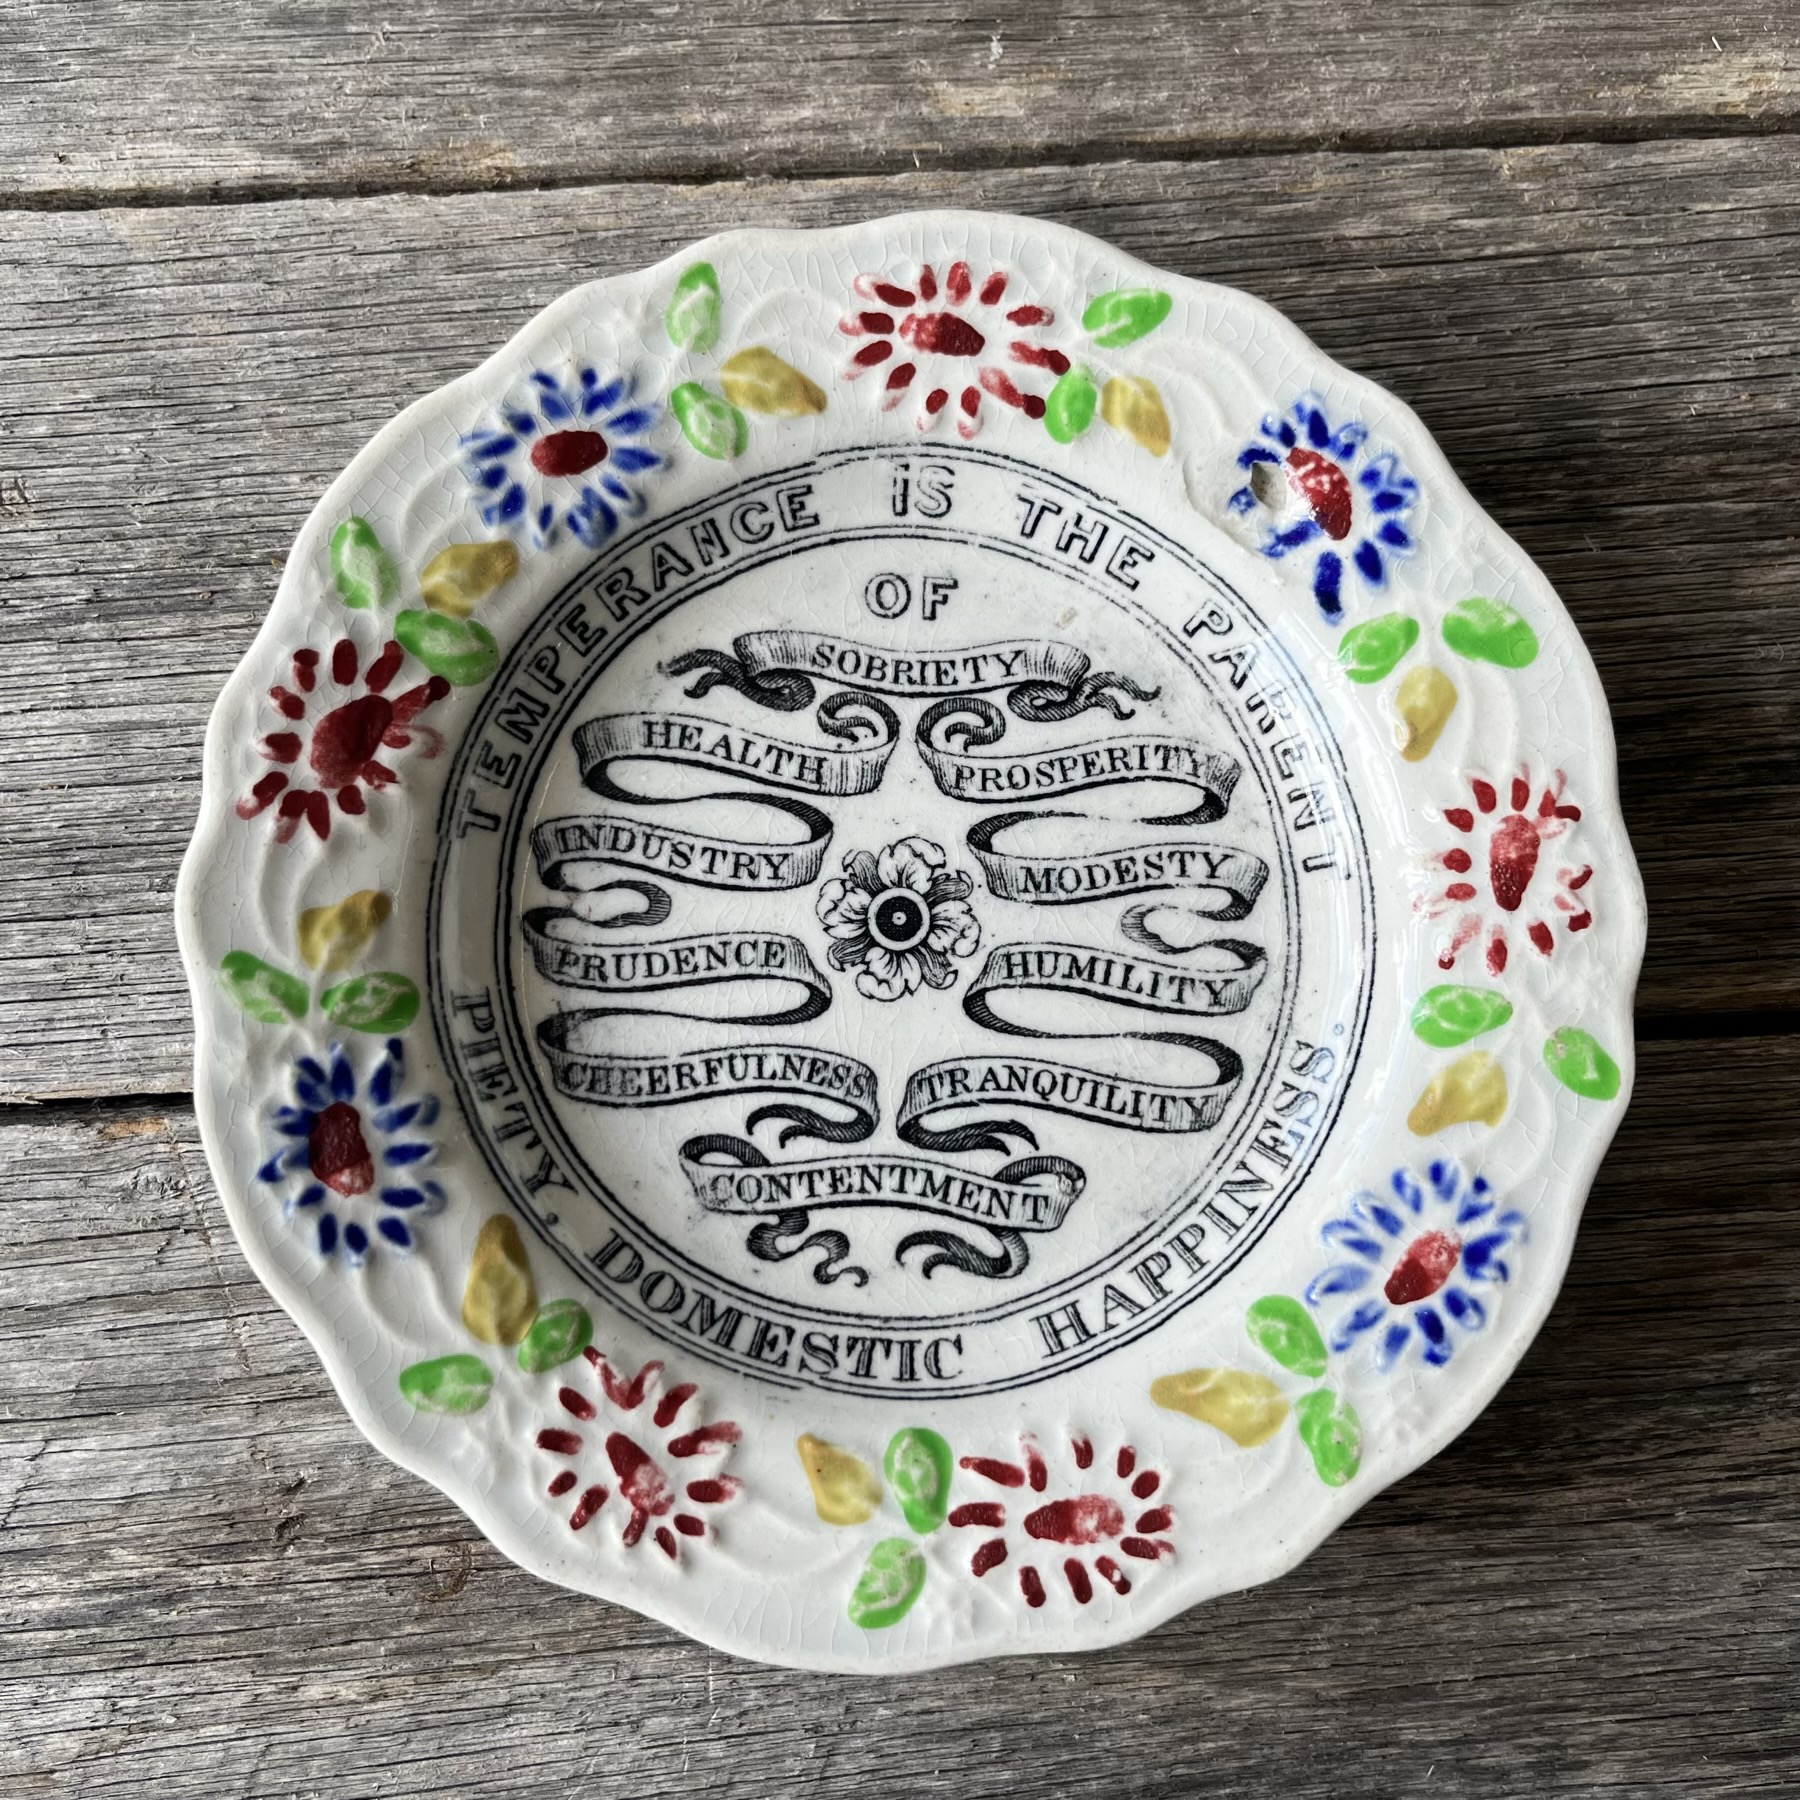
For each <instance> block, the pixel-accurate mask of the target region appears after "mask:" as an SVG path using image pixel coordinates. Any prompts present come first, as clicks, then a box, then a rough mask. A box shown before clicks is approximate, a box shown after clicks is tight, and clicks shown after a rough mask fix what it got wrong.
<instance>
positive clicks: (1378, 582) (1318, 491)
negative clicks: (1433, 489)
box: [1227, 394, 1419, 625]
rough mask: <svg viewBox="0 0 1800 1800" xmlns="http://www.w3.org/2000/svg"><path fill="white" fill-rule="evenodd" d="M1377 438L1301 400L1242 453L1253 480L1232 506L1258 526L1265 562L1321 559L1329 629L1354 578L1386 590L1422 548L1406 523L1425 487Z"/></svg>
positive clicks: (1316, 590)
mask: <svg viewBox="0 0 1800 1800" xmlns="http://www.w3.org/2000/svg"><path fill="white" fill-rule="evenodd" d="M1368 437H1369V430H1368V427H1367V426H1366V425H1363V424H1361V423H1360V422H1359V421H1357V420H1354V419H1352V420H1349V421H1346V422H1345V423H1344V424H1341V425H1333V424H1332V423H1331V418H1330V415H1329V414H1328V413H1327V412H1326V410H1325V403H1324V402H1323V401H1322V400H1321V399H1320V398H1319V396H1318V395H1317V394H1302V395H1301V396H1300V398H1299V399H1298V400H1296V401H1295V402H1294V404H1293V405H1292V406H1291V407H1290V408H1289V409H1288V413H1287V416H1286V417H1285V418H1280V417H1277V416H1276V415H1275V414H1274V413H1271V414H1269V415H1268V417H1267V418H1265V419H1264V420H1263V422H1262V430H1261V435H1260V437H1259V438H1258V439H1257V440H1256V441H1255V442H1253V443H1251V444H1248V445H1246V446H1245V447H1244V449H1242V450H1241V451H1239V453H1238V459H1237V466H1238V467H1239V468H1240V469H1242V470H1243V471H1244V472H1245V474H1246V476H1247V477H1248V479H1247V480H1246V481H1245V483H1244V485H1243V486H1242V487H1240V488H1239V489H1238V490H1237V491H1236V492H1235V493H1234V494H1232V496H1231V498H1230V500H1229V501H1228V502H1227V504H1228V505H1229V506H1230V508H1231V510H1232V511H1233V512H1234V513H1237V514H1239V515H1240V516H1242V517H1244V518H1246V519H1248V520H1249V521H1251V522H1252V523H1253V524H1254V525H1255V526H1256V527H1257V530H1258V537H1257V545H1256V547H1257V549H1258V550H1260V551H1261V552H1262V554H1263V555H1264V556H1267V557H1269V558H1271V559H1272V560H1277V561H1278V560H1280V559H1281V558H1283V557H1286V556H1291V555H1303V556H1307V557H1310V558H1311V559H1312V590H1313V598H1314V599H1315V600H1316V601H1317V602H1318V604H1319V612H1320V614H1321V615H1322V616H1323V618H1324V620H1325V622H1326V624H1328V625H1337V624H1341V623H1342V621H1343V617H1344V578H1345V574H1346V572H1348V571H1354V573H1355V574H1356V575H1357V576H1358V577H1359V578H1360V579H1361V580H1362V581H1363V582H1364V583H1366V584H1367V585H1368V586H1369V587H1372V588H1379V587H1385V586H1386V585H1387V578H1388V567H1389V565H1390V563H1392V561H1393V560H1394V558H1395V557H1398V556H1405V555H1407V554H1408V553H1409V552H1410V551H1411V550H1412V548H1413V545H1414V541H1415V540H1414V538H1413V535H1412V533H1411V531H1410V530H1408V528H1407V524H1406V516H1407V514H1408V513H1409V512H1411V511H1412V509H1413V507H1414V506H1415V505H1416V504H1417V502H1418V498H1419V486H1418V483H1417V482H1415V481H1414V480H1413V479H1412V477H1411V476H1410V475H1408V474H1407V473H1406V471H1405V470H1404V469H1402V468H1401V466H1400V459H1399V458H1398V457H1397V456H1395V455H1394V453H1393V452H1392V451H1389V450H1384V451H1379V452H1377V451H1375V450H1372V449H1371V448H1370V446H1369V442H1368Z"/></svg>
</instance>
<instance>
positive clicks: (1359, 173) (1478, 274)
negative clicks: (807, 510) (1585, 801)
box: [0, 109, 1800, 1099]
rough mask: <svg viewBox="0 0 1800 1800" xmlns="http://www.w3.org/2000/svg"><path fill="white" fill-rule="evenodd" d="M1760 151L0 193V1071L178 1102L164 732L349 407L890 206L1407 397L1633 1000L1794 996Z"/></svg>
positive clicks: (174, 780) (1792, 169)
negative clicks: (969, 224)
mask: <svg viewBox="0 0 1800 1800" xmlns="http://www.w3.org/2000/svg"><path fill="white" fill-rule="evenodd" d="M0 111H3V109H0ZM1797 178H1800V146H1797V145H1796V143H1795V141H1794V140H1792V139H1788V138H1761V139H1743V140H1710V141H1706V142H1694V143H1669V144H1656V145H1644V146H1633V147H1611V148H1608V147H1598V146H1592V145H1588V146H1563V147H1547V148H1538V149H1514V150H1505V151H1498V152H1494V151H1433V152H1428V153H1422V154H1416V155H1390V156H1350V155H1342V154H1334V155H1316V156H1284V157H1267V158H1263V157H1250V158H1244V159H1240V160H1236V161H1232V162H1228V163H1220V162H1214V163H1188V164H1182V165H1172V164H1148V165H1128V164H1117V165H1112V166H1103V167H1089V168H1082V169H1039V170H1029V171H998V172H993V173H988V174H978V175H939V174H922V175H916V176H909V177H899V178H893V179H881V180H855V181H829V182H825V181H820V182H804V183H781V184H762V183H756V184H747V185H745V184H727V185H717V186H709V187H698V188H688V187H681V188H671V187H660V186H626V187H618V188H608V189H570V190H560V191H556V192H551V193H533V194H509V195H502V196H495V195H467V196H455V197H440V198H425V199H419V198H395V197H389V198H382V199H370V200H359V201H353V202H343V201H337V202H333V201H304V202H278V203H271V204H267V205H258V206H195V207H176V208H168V209H120V210H109V211H100V212H76V213H13V214H10V215H7V214H0V316H3V317H5V318H6V319H7V320H8V322H9V323H8V329H7V330H6V332H5V333H4V335H0V420H4V422H5V424H4V430H3V431H0V619H3V620H4V627H3V629H4V633H5V651H6V654H5V655H4V657H0V742H3V744H4V756H3V757H0V993H4V995H5V997H6V1000H7V1005H6V1007H5V1009H4V1011H3V1012H0V1094H4V1095H10V1096H12V1097H15V1098H25V1099H42V1098H47V1097H54V1096H58V1095H61V1096H82V1095H91V1094H129V1093H134V1092H135V1093H163V1092H174V1091H180V1090H184V1089H185V1087H186V1085H187V1080H188V1069H187V1064H188V1045H189V1016H188V1004H187V998H186V993H185V988H184V985H183V982H182V979H181V974H180V970H179V968H178V966H177V962H176V958H175V951H174V942H173V930H172V925H171V921H170V917H169V910H168V909H169V902H170V895H171V891H172V887H173V882H174V876H175V869H176V865H177V862H178V859H179V856H180V852H181V850H182V847H183V845H184V844H185V841H186V839H187V836H188V833H189V831H190V828H191V823H192V819H193V816H194V812H195V808H196V805H197V800H198V791H197V783H198V772H199V756H200V740H201V731H202V727H203V723H204V720H205V716H206V713H207V711H208V709H209V708H210V705H211V703H212V700H213V698H214V696H215V694H216V693H217V690H218V688H219V685H220V683H221V682H222V681H223V679H224V676H225V675H226V673H227V672H228V670H229V669H230V668H231V666H232V665H233V664H234V663H235V662H236V661H237V659H238V658H239V656H240V655H241V654H242V652H243V649H244V647H245V645H246V644H247V643H248V641H249V638H250V636H251V634H252V632H253V630H254V628H255V625H256V622H257V621H258V619H259V618H260V617H261V615H262V613H263V612H264V610H265V609H266V607H267V604H268V600H269V596H270V594H271V592H272V590H273V586H274V579H275V573H276V569H277V567H278V566H279V564H280V562H281V560H282V558H283V556H284V554H285V551H286V548H287V545H288V544H289V542H290V541H291V539H292V536H293V534H294V532H295V531H296V530H297V528H298V526H299V524H300V522H301V520H302V519H303V518H304V517H305V514H306V512H307V510H308V509H309V508H310V506H311V504H312V502H313V499H314V498H315V496H316V495H317V494H318V493H319V492H321V491H322V490H323V488H324V487H325V485H326V483H327V481H328V480H329V479H330V477H331V476H332V475H333V474H335V473H336V472H337V470H338V469H339V468H341V467H342V466H343V464H344V463H345V462H346V461H348V459H349V458H350V456H351V455H352V454H353V453H354V451H355V450H356V449H357V448H358V447H360V445H361V444H362V442H363V441H364V440H365V439H366V438H367V437H368V436H369V435H370V434H371V433H372V432H373V431H374V430H375V429H376V428H377V427H378V426H380V425H381V424H382V423H383V422H385V421H386V419H387V418H388V417H390V416H391V414H392V413H394V412H395V411H396V410H398V409H399V407H400V406H401V405H403V404H404V403H405V402H407V401H408V400H410V399H412V398H414V397H415V396H417V395H419V394H422V393H424V392H426V391H428V390H429V389H431V388H432V387H434V386H436V385H437V384H439V383H441V382H443V381H444V380H446V379H448V378H449V377H451V376H453V375H455V374H458V373H460V372H461V371H462V370H463V369H464V368H466V367H468V366H470V365H471V364H473V363H474V362H475V361H477V360H479V358H480V357H481V356H483V355H484V354H485V353H486V352H487V351H488V350H489V349H491V348H492V347H493V346H494V345H496V344H498V343H499V342H501V341H502V340H503V339H504V338H505V337H506V336H507V335H509V334H510V333H511V332H512V331H513V330H514V329H516V328H517V327H518V326H519V325H520V324H522V323H523V322H524V320H525V319H526V318H528V317H529V316H530V314H531V313H532V312H533V311H534V310H535V309H536V308H538V307H539V306H541V305H543V304H544V303H546V302H547V301H549V300H550V299H552V298H553V297H554V296H556V295H557V294H558V293H560V292H561V291H562V290H564V289H565V288H566V287H568V286H570V285H571V284H572V283H574V282H575V281H577V280H580V279H582V278H585V277H587V276H590V275H594V274H602V273H606V272H608V271H616V270H625V269H631V268H635V267H638V266H640V265H642V264H644V263H646V262H648V261H651V260H653V259H655V258H657V257H660V256H662V255H664V254H666V253H667V252H669V251H670V250H672V249H674V248H676V247H678V246H679V245H680V244H682V243H683V242H685V241H687V240H689V239H691V238H693V237H696V236H698V235H701V234H703V233H705V232H709V231H712V230H715V229H718V228H721V227H723V226H727V225H734V224H740V223H746V222H752V221H761V222H766V223H779V224H806V225H822V224H828V223H833V222H839V221H844V220H849V219H853V218H857V217H860V216H866V215H870V214H879V213H882V212H886V211H891V210H895V209H900V208H906V207H914V206H930V205H969V206H990V207H997V208H1002V209H1006V210H1015V211H1022V212H1028V213H1035V214H1041V215H1044V216H1047V217H1052V218H1057V219H1061V220H1064V221H1066V222H1068V223H1070V224H1074V225H1077V226H1082V227H1086V228H1088V229H1091V230H1094V231H1096V232H1099V233H1102V234H1104V235H1105V236H1107V237H1110V238H1111V239H1113V240H1114V241H1116V242H1117V243H1119V244H1120V245H1122V246H1123V247H1124V248H1126V249H1128V250H1132V251H1135V252H1137V253H1139V254H1140V255H1143V256H1145V257H1148V258H1149V259H1151V260H1152V261H1154V262H1157V263H1159V264H1162V265H1164V266H1166V267H1168V268H1171V269H1175V270H1179V271H1181V272H1183V273H1187V274H1193V275H1200V276H1206V277H1209V278H1212V279H1217V280H1222V281H1226V282H1231V283H1234V284H1238V285H1241V286H1244V287H1246V288H1249V289H1250V290H1252V291H1253V292H1255V293H1258V294H1260V295H1262V296H1263V297H1265V298H1267V299H1269V300H1272V301H1273V302H1274V303H1275V304H1276V305H1278V306H1280V307H1282V308H1284V309H1285V310H1286V311H1288V312H1289V313H1290V314H1291V315H1292V316H1293V317H1294V318H1295V319H1296V320H1297V321H1298V322H1299V323H1300V324H1301V325H1302V326H1303V327H1304V328H1305V329H1306V330H1307V331H1309V332H1310V333H1311V334H1312V335H1313V336H1314V337H1315V338H1316V339H1317V340H1318V341H1319V342H1320V344H1321V345H1322V346H1323V347H1324V348H1325V349H1326V350H1327V351H1329V352H1330V353H1331V354H1333V355H1334V356H1337V357H1338V358H1340V359H1341V360H1343V361H1345V362H1347V363H1349V364H1350V365H1352V366H1353V367H1356V368H1359V369H1361V370H1363V371H1365V372H1366V373H1368V374H1370V375H1372V376H1373V377H1375V378H1376V379H1377V380H1380V381H1382V382H1384V383H1386V384H1388V385H1389V386H1391V387H1393V388H1394V389H1396V390H1397V391H1398V392H1400V393H1401V394H1402V395H1403V396H1404V397H1405V398H1406V399H1408V400H1409V401H1411V402H1412V403H1413V404H1414V405H1415V406H1416V407H1417V408H1418V409H1419V410H1420V411H1421V412H1422V413H1423V415H1424V417H1425V420H1426V422H1427V424H1428V425H1429V426H1430V427H1431V429H1432V430H1433V431H1434V432H1435V433H1436V435H1437V436H1438V439H1439V441H1440V442H1441V443H1442V444H1443V446H1444V448H1445V449H1446V451H1447V452H1448V454H1449V455H1450V457H1451V459H1452V461H1453V462H1454V463H1455V464H1456V465H1457V466H1458V468H1459V469H1460V471H1461V472H1462V473H1463V475H1464V476H1465V478H1466V479H1467V481H1468V482H1469V484H1470V486H1471V487H1472V488H1473V490H1474V492H1475V494H1476V497H1477V499H1478V500H1480V501H1481V502H1482V503H1483V504H1484V505H1485V506H1486V507H1487V508H1488V509H1489V510H1490V511H1491V512H1492V513H1493V514H1494V516H1495V517H1496V518H1497V519H1498V520H1499V521H1500V523H1501V524H1502V525H1503V526H1504V527H1505V528H1506V529H1507V530H1509V531H1511V532H1512V533H1513V534H1514V535H1515V536H1516V537H1517V538H1518V539H1519V540H1520V541H1521V542H1522V543H1523V544H1524V546H1525V548H1526V549H1527V550H1528V551H1530V552H1531V553H1532V555H1534V556H1535V557H1536V558H1537V559H1538V560H1539V561H1540V562H1541V563H1542V565H1543V566H1544V568H1545V569H1546V570H1547V572H1548V573H1549V575H1550V577H1551V579H1552V580H1553V581H1554V582H1555V583H1556V585H1557V587H1558V588H1559V589H1560V591H1561V592H1562V594H1563V596H1564V598H1565V599H1566V600H1567V602H1568V604H1569V606H1570V608H1571V610H1572V611H1573V613H1574V615H1575V618H1576V620H1577V622H1578V624H1579V626H1580V628H1581V630H1582V632H1583V634H1584V636H1585V637H1586V639H1587V641H1588V643H1589V645H1590V647H1591V648H1592V650H1593V652H1594V655H1595V657H1596V659H1597V661H1598V663H1599V666H1600V670H1601V673H1602V676H1603V678H1604V680H1605V682H1606V684H1607V688H1608V692H1609V694H1610V696H1611V700H1612V705H1613V709H1614V717H1615V722H1616V724H1617V727H1618V734H1619V744H1620V752H1621V762H1622V772H1623V780H1624V793H1625V810H1626V816H1627V820H1628V823H1629V824H1630V826H1631V829H1632V832H1633V836H1634V840H1635V843H1636V847H1637V853H1638V856H1639V859H1640V861H1641V863H1642V865H1643V869H1644V873H1645V877H1646V880H1647V883H1648V886H1649V894H1650V909H1651V919H1652V927H1651V947H1650V956H1649V961H1648V964H1647V966H1646V970H1645V976H1644V982H1643V987H1642V989H1641V992H1640V1006H1641V1009H1642V1011H1643V1012H1644V1014H1645V1015H1647V1016H1648V1017H1649V1018H1650V1019H1651V1020H1652V1021H1653V1022H1654V1021H1663V1022H1664V1024H1662V1025H1658V1026H1657V1028H1658V1029H1663V1028H1673V1029H1679V1028H1680V1026H1679V1021H1680V1020H1681V1019H1682V1018H1684V1017H1685V1018H1697V1019H1701V1020H1704V1019H1705V1018H1707V1017H1710V1016H1713V1015H1718V1014H1722V1013H1733V1014H1735V1013H1750V1014H1754V1015H1757V1016H1764V1017H1772V1016H1775V1015H1778V1014H1781V1013H1782V1012H1783V1011H1784V1010H1785V1011H1790V1012H1791V1010H1792V1009H1793V1008H1795V1007H1796V1006H1797V1005H1800V955H1797V954H1796V951H1795V949H1794V947H1793V946H1794V945H1795V943H1796V941H1800V701H1797V697H1796V688H1795V683H1794V680H1793V677H1792V673H1791V671H1792V669H1793V667H1794V666H1795V664H1796V661H1797V660H1800V608H1796V607H1795V605H1794V603H1793V601H1794V594H1795V592H1796V585H1797V578H1800V540H1796V538H1795V535H1794V517H1795V507H1796V503H1797V502H1800V475H1797V474H1796V470H1797V469H1800V462H1797V461H1796V459H1795V457H1794V454H1793V442H1794V431H1795V426H1796V424H1797V423H1800V350H1797V348H1796V338H1795V333H1794V316H1795V315H1794V284H1793V269H1794V259H1795V254H1796V244H1797V242H1800V239H1797V236H1796V232H1797V228H1800V179H1797Z"/></svg>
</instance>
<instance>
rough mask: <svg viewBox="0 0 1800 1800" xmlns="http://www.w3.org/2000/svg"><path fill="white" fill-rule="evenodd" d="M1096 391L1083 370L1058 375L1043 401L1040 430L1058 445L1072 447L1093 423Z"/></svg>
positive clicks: (1097, 398) (1096, 404)
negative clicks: (1070, 445)
mask: <svg viewBox="0 0 1800 1800" xmlns="http://www.w3.org/2000/svg"><path fill="white" fill-rule="evenodd" d="M1099 404H1100V390H1099V389H1098V388H1097V387H1095V386H1094V380H1093V377H1092V376H1091V375H1089V374H1088V372H1087V370H1086V369H1070V370H1069V371H1068V372H1067V373H1066V374H1064V375H1062V376H1059V377H1058V379H1057V382H1056V385H1055V386H1054V387H1053V388H1051V390H1050V395H1049V398H1048V399H1046V400H1045V402H1044V429H1045V430H1046V431H1047V432H1049V434H1050V435H1051V436H1052V437H1053V438H1055V439H1056V441H1057V442H1058V443H1059V444H1072V443H1074V441H1075V440H1076V439H1077V438H1078V437H1080V436H1081V434H1082V433H1083V432H1084V431H1086V430H1087V428H1088V427H1089V426H1090V425H1091V424H1093V422H1094V408H1095V407H1097V406H1098V405H1099Z"/></svg>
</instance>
